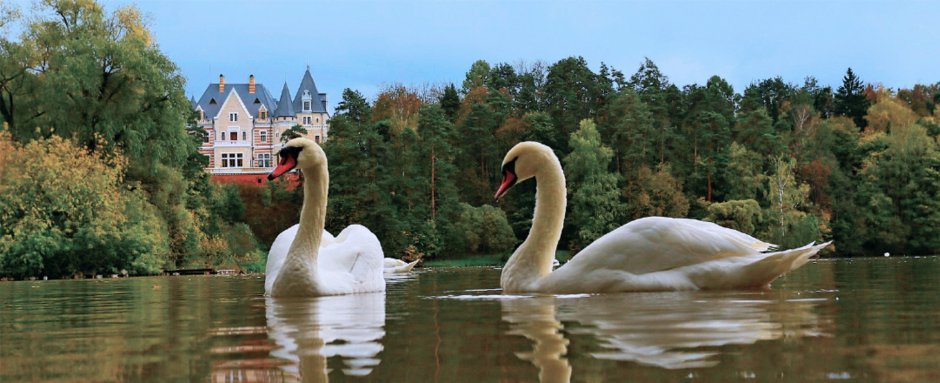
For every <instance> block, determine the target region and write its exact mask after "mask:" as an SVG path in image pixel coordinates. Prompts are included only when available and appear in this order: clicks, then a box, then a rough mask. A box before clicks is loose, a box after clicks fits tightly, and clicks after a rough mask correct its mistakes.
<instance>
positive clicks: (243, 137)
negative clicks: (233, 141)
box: [242, 132, 248, 141]
mask: <svg viewBox="0 0 940 383" xmlns="http://www.w3.org/2000/svg"><path fill="white" fill-rule="evenodd" d="M242 141H248V133H247V132H242Z"/></svg>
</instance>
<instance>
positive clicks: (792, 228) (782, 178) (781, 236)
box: [766, 156, 819, 248]
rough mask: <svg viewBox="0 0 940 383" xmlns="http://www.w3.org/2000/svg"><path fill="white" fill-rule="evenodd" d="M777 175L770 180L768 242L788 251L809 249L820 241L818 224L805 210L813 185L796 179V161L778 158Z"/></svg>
mask: <svg viewBox="0 0 940 383" xmlns="http://www.w3.org/2000/svg"><path fill="white" fill-rule="evenodd" d="M772 166H773V168H772V169H773V173H772V174H771V175H770V177H768V178H767V190H768V199H769V200H770V208H769V209H768V211H767V214H766V216H767V217H768V219H769V224H770V226H769V227H768V228H767V233H766V236H767V238H768V239H769V240H770V241H771V242H772V243H775V244H777V245H780V246H783V247H784V248H789V247H795V246H801V245H805V244H807V243H809V242H812V241H815V240H817V239H818V238H819V229H818V221H817V219H816V218H815V217H813V216H812V215H808V214H806V212H805V211H804V209H806V208H807V205H808V204H809V201H808V199H809V185H806V184H804V183H799V182H798V181H797V179H796V175H795V168H796V161H795V160H793V159H792V158H788V157H783V156H781V157H777V158H774V160H773V163H772Z"/></svg>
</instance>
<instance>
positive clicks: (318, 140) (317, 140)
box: [313, 136, 320, 144]
mask: <svg viewBox="0 0 940 383" xmlns="http://www.w3.org/2000/svg"><path fill="white" fill-rule="evenodd" d="M313 140H314V141H316V142H317V143H318V144H319V143H320V136H315V137H313Z"/></svg>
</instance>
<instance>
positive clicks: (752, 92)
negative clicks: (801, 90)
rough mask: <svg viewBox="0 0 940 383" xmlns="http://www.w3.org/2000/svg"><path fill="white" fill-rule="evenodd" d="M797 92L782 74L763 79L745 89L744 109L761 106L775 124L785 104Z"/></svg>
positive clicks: (742, 102) (742, 105)
mask: <svg viewBox="0 0 940 383" xmlns="http://www.w3.org/2000/svg"><path fill="white" fill-rule="evenodd" d="M795 92H796V89H795V87H794V86H793V85H790V84H787V83H786V82H784V81H783V78H781V77H780V76H777V77H774V78H769V79H766V80H761V81H760V82H758V83H756V84H753V83H752V84H751V85H750V86H748V87H747V88H745V89H744V96H743V97H742V99H741V109H742V110H743V111H754V110H758V109H760V108H763V109H764V110H766V112H767V115H769V116H770V119H771V120H772V122H773V123H774V124H775V123H777V119H779V118H780V114H781V111H780V109H781V108H782V107H783V104H784V103H785V102H786V101H787V100H788V99H790V97H791V96H792V95H793V94H794V93H795Z"/></svg>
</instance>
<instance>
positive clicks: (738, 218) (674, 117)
mask: <svg viewBox="0 0 940 383" xmlns="http://www.w3.org/2000/svg"><path fill="white" fill-rule="evenodd" d="M42 4H43V7H41V11H39V12H38V13H37V14H36V15H33V17H29V18H26V17H22V16H20V15H19V14H18V13H17V12H16V11H15V10H12V9H3V14H2V17H0V23H2V25H0V28H3V31H4V32H5V33H4V34H3V36H2V39H0V117H2V118H3V131H2V132H0V275H8V276H16V277H22V276H33V275H49V276H53V277H59V276H66V275H71V274H73V273H116V272H118V271H119V270H128V271H130V272H132V273H144V274H146V273H154V272H158V271H159V270H160V269H162V268H173V267H182V266H191V265H219V264H226V265H232V264H235V265H238V266H239V267H244V268H249V269H251V268H255V269H257V268H258V267H263V259H264V256H263V254H264V251H263V249H264V248H266V247H267V246H268V245H269V244H270V242H271V241H272V240H273V238H274V236H275V235H276V234H277V233H278V232H279V231H280V230H283V229H284V228H286V227H287V226H289V225H291V224H293V223H295V222H296V217H297V215H298V211H299V204H300V198H299V197H300V196H299V195H298V193H299V192H300V190H299V189H290V188H287V187H286V186H285V184H283V183H271V184H269V185H268V186H265V187H263V188H242V189H241V190H239V189H238V188H236V187H233V186H224V185H218V184H215V183H212V182H210V181H209V178H208V176H207V175H206V173H205V172H204V171H203V167H204V166H205V165H206V164H205V159H204V157H203V156H201V155H199V154H198V153H197V152H196V148H197V145H198V143H199V142H201V134H204V132H200V131H199V129H198V128H196V127H195V124H194V123H192V120H193V113H192V110H191V108H190V105H189V102H188V101H187V100H186V97H185V95H184V92H183V85H184V80H183V78H182V76H181V75H180V73H179V69H178V68H177V67H176V66H175V65H174V64H173V63H172V62H171V61H170V60H169V59H168V58H167V57H165V56H164V55H163V54H162V53H161V52H160V50H159V49H158V47H157V45H156V44H155V43H154V42H153V41H152V40H151V37H150V35H149V33H148V31H147V29H146V26H145V25H144V24H143V22H142V21H141V17H140V15H139V13H138V12H137V11H136V10H135V9H134V8H121V9H118V10H116V11H115V12H113V13H111V14H107V13H106V12H104V11H103V9H102V8H101V6H99V5H97V4H95V3H93V2H90V1H81V0H69V1H66V0H45V1H43V2H42ZM14 23H21V24H22V25H23V28H22V29H23V31H22V33H21V34H20V36H19V37H17V38H11V37H9V36H7V32H8V29H9V26H10V25H12V24H14ZM703 80H704V84H689V85H684V86H680V85H677V84H672V83H670V82H669V79H668V77H667V76H666V75H665V74H663V73H661V72H660V70H659V69H658V68H657V66H656V64H655V63H654V62H653V61H652V60H649V59H647V60H645V61H644V62H642V63H641V64H640V65H639V67H638V69H637V70H636V71H635V72H634V73H633V74H630V75H629V76H627V75H626V74H624V73H623V72H621V71H620V70H617V69H615V68H613V67H610V66H608V65H606V64H604V63H600V65H599V67H598V69H597V70H594V69H592V68H591V66H590V65H589V64H588V63H587V62H586V60H584V59H583V58H581V57H569V58H565V59H562V60H559V61H557V62H555V63H552V64H547V63H543V62H533V63H528V64H526V63H521V64H516V65H511V64H506V63H495V64H492V63H488V62H486V61H483V60H480V61H477V62H475V63H472V65H470V67H469V70H468V71H467V73H466V75H465V78H464V79H463V81H462V82H461V83H460V84H459V86H458V85H455V84H446V85H440V86H423V87H406V86H402V85H392V86H388V87H386V89H384V90H383V91H382V92H380V93H379V94H378V95H377V96H376V97H375V99H374V100H372V101H369V100H367V99H366V97H364V96H363V95H362V94H361V93H359V92H357V91H355V90H351V89H346V90H345V91H344V92H343V94H342V97H341V101H340V102H339V103H338V105H337V107H336V110H335V113H334V114H333V116H332V119H331V121H330V130H329V140H328V141H327V142H326V143H325V144H324V149H325V151H326V153H327V155H328V157H329V163H330V174H331V186H330V200H329V211H328V214H327V220H328V222H327V226H328V227H327V229H329V230H330V231H334V232H335V231H338V230H341V229H342V228H343V227H345V226H347V225H348V224H351V223H360V224H364V225H366V226H367V227H369V228H370V229H372V231H374V232H375V233H376V235H377V236H378V237H379V238H380V239H381V240H382V244H383V248H384V249H385V252H386V256H390V257H401V256H405V257H429V258H435V257H436V258H447V257H461V256H468V255H474V254H484V253H486V254H505V255H508V254H509V253H510V252H511V251H512V249H513V248H514V246H515V245H517V244H518V243H519V241H521V239H523V238H524V237H525V235H526V231H527V230H528V228H529V226H530V224H531V218H532V217H531V215H532V208H533V205H534V191H535V185H534V183H533V182H531V181H530V182H525V183H522V184H520V185H517V186H516V187H515V189H517V190H513V191H512V192H510V193H509V194H508V195H507V197H505V198H504V199H502V200H500V202H499V204H497V205H494V201H493V193H494V192H495V190H496V187H497V186H498V183H499V181H500V178H501V175H500V174H499V168H500V165H501V161H502V158H503V155H504V154H505V153H506V151H507V150H508V149H509V148H511V147H512V145H514V144H515V143H517V142H520V141H524V140H533V141H539V142H542V143H544V144H547V145H549V146H551V147H552V148H554V149H555V152H556V154H557V155H558V157H559V158H560V159H561V160H562V164H563V165H564V167H565V172H566V175H567V179H568V188H569V199H568V201H569V213H568V216H567V220H566V227H565V230H564V233H563V238H562V244H561V246H562V247H563V249H566V250H572V251H577V250H578V249H580V248H582V247H583V246H585V245H586V244H588V243H590V242H591V241H592V240H594V239H595V238H597V237H598V236H600V235H602V234H604V233H606V232H607V231H609V230H611V229H613V228H615V227H617V226H620V225H622V224H623V223H626V222H629V221H630V220H633V219H636V218H640V217H645V216H651V215H660V216H671V217H691V218H696V219H704V220H708V221H713V222H717V223H719V224H722V225H724V226H727V227H731V228H735V229H738V230H741V231H744V232H747V233H750V234H752V235H755V236H758V237H760V238H762V239H765V240H767V241H770V242H773V243H777V244H779V245H781V246H783V247H791V246H797V245H803V244H805V243H808V242H811V241H818V240H828V239H833V240H835V247H834V248H835V252H834V254H835V255H838V256H860V255H874V254H881V253H883V252H886V251H889V252H891V253H895V254H934V253H937V252H938V251H940V177H938V171H940V149H938V142H937V137H938V135H940V124H938V122H940V121H938V117H940V111H937V110H936V104H937V103H938V102H940V84H932V85H920V84H917V85H914V86H913V87H912V88H910V89H889V88H885V87H883V86H880V85H878V84H877V83H876V82H864V81H862V79H861V78H860V77H859V75H858V74H856V73H854V72H853V71H852V69H848V70H847V72H846V74H845V76H844V78H843V81H842V83H841V84H836V85H834V88H833V87H830V86H825V85H822V84H819V83H818V82H817V81H816V80H815V79H814V78H813V77H807V78H806V79H805V80H804V81H803V83H802V84H793V83H789V82H787V81H784V80H783V79H782V78H780V77H770V78H767V79H765V80H760V81H756V82H754V83H752V84H751V85H749V86H747V87H746V88H745V89H743V90H741V91H739V92H736V91H735V90H734V89H733V87H732V86H731V85H730V84H729V83H728V82H727V81H726V80H724V79H722V78H721V77H719V76H713V77H711V78H708V79H703ZM256 238H257V239H256Z"/></svg>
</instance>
